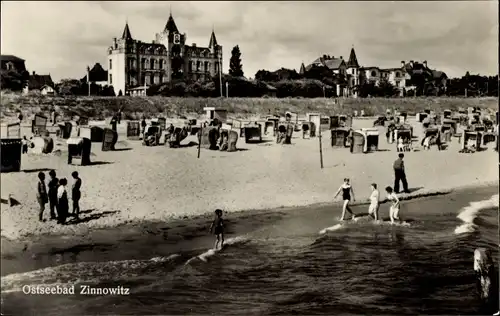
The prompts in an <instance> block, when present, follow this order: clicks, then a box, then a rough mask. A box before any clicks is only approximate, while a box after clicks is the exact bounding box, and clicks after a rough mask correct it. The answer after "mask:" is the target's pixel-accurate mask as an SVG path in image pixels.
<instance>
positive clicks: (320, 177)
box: [1, 120, 498, 239]
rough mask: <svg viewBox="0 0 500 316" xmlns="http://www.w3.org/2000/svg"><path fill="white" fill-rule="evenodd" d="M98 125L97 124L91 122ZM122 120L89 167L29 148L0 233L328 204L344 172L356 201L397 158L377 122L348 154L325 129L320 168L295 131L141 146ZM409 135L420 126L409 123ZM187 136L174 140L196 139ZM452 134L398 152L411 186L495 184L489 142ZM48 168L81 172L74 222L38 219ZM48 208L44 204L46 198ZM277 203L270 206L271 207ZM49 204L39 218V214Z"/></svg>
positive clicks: (6, 183)
mask: <svg viewBox="0 0 500 316" xmlns="http://www.w3.org/2000/svg"><path fill="white" fill-rule="evenodd" d="M95 124H98V123H95ZM371 125H372V120H355V121H354V127H355V128H360V127H370V126H371ZM125 129H126V125H125V123H124V122H122V124H121V125H120V126H119V127H118V132H119V141H118V144H117V146H116V147H117V149H118V150H117V151H113V152H102V151H101V149H100V147H101V146H100V145H101V144H99V143H93V144H92V156H91V160H92V161H93V162H94V164H93V165H91V166H84V167H82V166H75V165H68V164H67V156H66V152H65V149H64V146H65V145H64V144H65V141H57V142H60V143H62V145H61V146H60V148H62V149H61V151H60V153H59V154H49V155H35V154H28V155H24V156H23V158H22V171H21V172H18V173H5V174H2V177H1V196H2V199H7V197H8V196H9V194H12V196H13V197H14V198H15V199H16V200H18V201H19V202H20V203H21V204H20V205H18V206H14V207H9V206H8V205H6V204H2V205H1V216H2V221H1V229H2V236H3V237H5V238H9V239H17V238H21V237H34V236H36V235H41V234H47V233H51V234H64V235H73V234H78V235H85V234H88V232H89V231H90V230H92V229H94V228H98V227H112V226H117V225H120V224H124V223H131V222H141V221H169V220H172V219H175V218H184V217H190V216H197V215H201V214H205V213H212V212H213V210H214V209H216V208H222V209H223V210H225V211H226V212H236V211H242V210H256V209H269V208H279V207H293V206H304V205H310V204H316V203H332V202H333V195H334V194H335V191H336V190H337V189H338V187H339V185H340V184H341V183H342V179H343V178H345V177H349V178H350V179H351V182H352V184H353V187H354V191H355V195H356V198H357V200H358V201H366V199H367V198H368V196H369V193H370V184H371V183H372V182H376V183H378V185H379V188H380V189H381V191H382V190H383V188H384V187H385V186H387V185H391V186H392V185H393V171H392V164H393V161H394V160H395V159H396V158H397V154H398V153H397V151H396V145H395V144H387V143H386V141H385V137H384V136H385V135H384V131H383V129H381V130H380V131H381V135H380V145H379V149H380V151H379V152H376V153H370V154H351V153H350V152H349V151H348V149H344V148H332V147H331V146H330V135H329V134H328V133H326V132H324V135H323V141H322V145H323V161H324V168H323V169H321V168H320V158H319V153H318V147H319V141H318V138H311V139H301V138H302V135H301V133H300V132H295V133H294V138H293V139H292V145H289V146H287V145H278V144H276V143H275V139H274V138H272V137H264V142H263V143H261V144H245V143H244V140H243V139H241V138H240V139H238V143H237V148H239V150H238V151H237V152H232V153H228V152H219V151H209V150H205V149H202V150H201V156H200V159H198V158H197V147H196V146H191V147H183V148H177V149H171V148H168V146H158V147H145V146H142V145H141V142H140V141H131V140H126V136H125ZM415 133H416V134H417V135H418V133H419V127H418V126H417V125H415ZM196 141H197V140H196V137H195V136H190V137H188V138H186V139H185V140H184V141H183V142H182V143H183V144H188V143H189V142H196ZM459 149H460V145H459V144H458V140H457V139H456V138H454V139H453V140H452V143H451V144H450V145H449V147H448V148H447V150H444V151H441V152H439V151H438V150H437V149H436V148H433V149H432V150H430V151H417V152H410V153H405V166H406V174H407V178H408V183H409V187H410V190H412V191H413V192H412V194H411V195H421V194H426V193H432V192H439V191H447V190H451V189H454V188H459V187H465V186H479V185H485V184H492V183H493V184H496V185H498V169H497V163H498V153H497V152H495V151H493V150H492V149H488V150H486V151H483V152H478V153H475V154H460V153H458V151H459ZM50 169H55V170H56V172H57V175H58V177H59V178H61V177H66V178H67V179H68V181H69V186H68V187H70V185H71V183H72V179H71V172H72V171H75V170H76V171H78V172H79V173H80V177H81V178H82V180H83V186H82V199H81V202H80V205H81V210H82V211H83V212H82V216H81V217H82V221H81V222H79V223H75V224H71V225H65V226H60V225H57V224H55V223H54V222H49V221H47V222H44V223H41V222H39V221H38V219H37V214H38V204H37V201H36V198H35V193H36V183H37V173H38V171H48V170H50ZM47 209H48V205H47ZM278 210H279V209H278ZM48 216H49V214H48V210H46V214H45V217H46V218H48Z"/></svg>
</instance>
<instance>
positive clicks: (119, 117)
mask: <svg viewBox="0 0 500 316" xmlns="http://www.w3.org/2000/svg"><path fill="white" fill-rule="evenodd" d="M116 120H117V121H118V124H120V122H121V121H122V109H119V110H118V113H116Z"/></svg>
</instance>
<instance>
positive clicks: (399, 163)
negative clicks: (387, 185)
mask: <svg viewBox="0 0 500 316" xmlns="http://www.w3.org/2000/svg"><path fill="white" fill-rule="evenodd" d="M404 156H405V154H399V155H398V157H399V158H398V159H396V161H394V165H393V168H394V192H396V193H399V181H401V182H403V189H404V192H405V193H410V190H408V182H406V173H405V165H404V162H403V158H404Z"/></svg>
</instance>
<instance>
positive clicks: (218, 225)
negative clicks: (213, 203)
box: [210, 209, 224, 250]
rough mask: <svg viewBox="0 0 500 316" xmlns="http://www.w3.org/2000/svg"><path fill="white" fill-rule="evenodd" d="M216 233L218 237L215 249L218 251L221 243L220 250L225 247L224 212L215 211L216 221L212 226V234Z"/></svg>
mask: <svg viewBox="0 0 500 316" xmlns="http://www.w3.org/2000/svg"><path fill="white" fill-rule="evenodd" d="M212 232H213V233H214V235H215V236H217V240H216V241H215V247H214V249H215V250H217V246H218V245H219V242H220V249H222V247H224V220H223V219H222V210H220V209H216V210H215V219H214V221H213V222H212V225H210V233H212Z"/></svg>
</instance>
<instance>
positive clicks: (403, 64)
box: [401, 60, 405, 68]
mask: <svg viewBox="0 0 500 316" xmlns="http://www.w3.org/2000/svg"><path fill="white" fill-rule="evenodd" d="M404 67H405V61H404V60H402V61H401V68H404Z"/></svg>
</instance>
